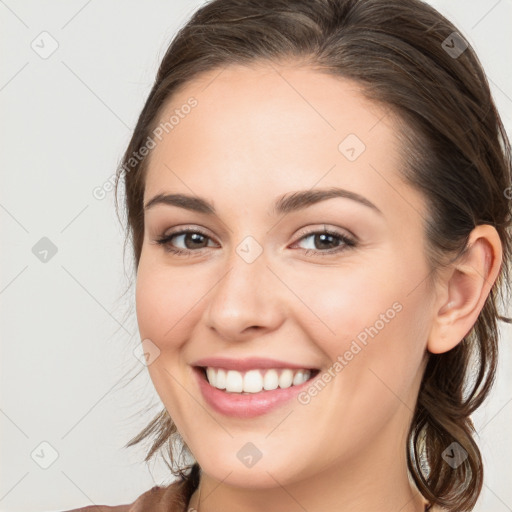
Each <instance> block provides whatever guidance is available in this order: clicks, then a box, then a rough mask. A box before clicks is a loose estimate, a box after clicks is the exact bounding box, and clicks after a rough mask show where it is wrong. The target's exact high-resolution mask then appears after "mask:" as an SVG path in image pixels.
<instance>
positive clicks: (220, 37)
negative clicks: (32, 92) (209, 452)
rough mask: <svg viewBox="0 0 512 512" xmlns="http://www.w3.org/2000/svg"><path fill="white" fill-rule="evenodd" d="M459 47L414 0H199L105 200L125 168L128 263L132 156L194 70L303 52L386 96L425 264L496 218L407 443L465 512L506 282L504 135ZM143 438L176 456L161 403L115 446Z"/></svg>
mask: <svg viewBox="0 0 512 512" xmlns="http://www.w3.org/2000/svg"><path fill="white" fill-rule="evenodd" d="M454 33H455V34H454ZM466 44H467V43H466V42H465V41H464V39H462V37H461V36H460V34H458V33H457V29H456V28H455V27H454V26H453V25H452V24H451V23H450V22H449V21H448V20H446V19H445V18H444V17H443V16H442V15H441V14H439V13H438V12H437V11H436V10H435V9H433V8H432V7H430V6H429V5H427V4H425V3H423V2H421V1H420V0H213V1H210V2H208V3H207V4H206V5H204V6H202V7H201V8H200V9H199V10H198V11H196V12H195V14H194V15H193V16H192V18H191V19H190V21H188V23H187V24H186V25H185V26H184V27H183V28H181V29H180V31H179V32H178V34H177V35H176V36H175V38H174V39H173V41H172V43H171V44H170V46H169V48H168V50H167V52H166V54H165V56H164V58H163V60H162V62H161V65H160V68H159V70H158V73H157V76H156V80H155V83H154V85H153V88H152V90H151V92H150V94H149V97H148V99H147V101H146V104H145V105H144V108H143V110H142V112H141V114H140V117H139V119H138V123H137V126H136V128H135V130H134V134H133V137H132V139H131V141H130V143H129V145H128V148H127V150H126V152H125V154H124V157H123V160H122V163H121V166H120V168H119V169H118V173H117V181H116V207H117V188H118V184H119V181H120V179H121V178H123V177H124V179H125V193H126V213H127V220H128V224H127V227H126V229H127V238H126V241H127V240H128V238H129V237H130V236H131V242H132V248H133V253H134V258H135V263H136V267H138V264H139V259H140V254H141V248H142V242H143V236H144V215H143V194H144V182H145V172H146V170H147V165H146V163H147V158H142V159H134V158H133V156H134V155H138V154H139V151H140V149H141V147H142V146H143V145H144V144H145V143H146V141H147V140H148V137H150V136H151V134H152V131H153V130H154V127H155V124H156V122H157V120H158V116H159V114H160V113H161V112H162V110H163V108H164V107H165V106H166V105H167V103H168V101H169V99H170V98H171V97H172V95H173V94H175V93H176V92H177V90H178V89H179V88H180V87H182V86H184V85H186V84H187V83H188V82H190V81H191V80H192V79H193V78H196V77H198V75H199V74H201V73H203V72H207V71H210V70H214V69H216V68H218V69H220V68H222V67H224V66H228V65H230V64H245V65H251V64H255V63H256V62H257V61H259V62H265V61H267V62H275V63H279V62H280V61H281V62H282V61H284V60H286V61H292V62H294V61H295V62H297V63H298V65H300V64H301V63H305V62H307V63H308V66H311V67H312V68H314V69H316V70H318V71H320V72H323V73H327V74H329V75H332V76H340V77H344V78H348V79H351V80H354V81H356V82H357V83H359V84H360V85H361V86H362V87H363V91H364V93H365V94H366V95H367V97H368V98H370V99H372V100H374V101H377V102H379V103H381V104H384V105H386V106H388V107H389V108H390V109H391V111H392V112H393V113H394V114H396V115H397V116H398V118H399V119H400V120H401V122H402V125H401V126H402V129H401V137H402V152H403V162H404V168H403V169H402V172H403V176H404V178H405V179H406V180H407V181H408V182H409V183H411V184H412V185H413V186H415V187H416V188H417V189H418V190H420V191H421V192H422V193H423V194H424V195H425V197H426V198H427V201H428V207H429V215H428V218H427V219H426V221H425V232H426V238H427V240H428V246H429V253H428V257H429V261H430V262H431V266H432V270H433V275H434V276H435V270H436V269H437V268H439V266H440V265H444V264H446V261H447V257H448V256H450V257H451V258H452V259H451V261H453V258H454V257H455V258H456V257H458V256H460V255H461V254H462V253H463V252H464V250H465V249H466V247H467V241H468V237H469V234H470V232H471V230H472V229H473V228H474V227H475V226H477V225H478V224H490V225H492V226H494V227H495V228H496V230H497V231H498V233H499V236H500V238H501V242H502V245H503V264H502V267H501V270H500V274H499V276H498V279H497V280H496V282H495V284H494V286H493V287H492V289H491V291H490V294H489V296H488V297H487V300H486V302H485V305H484V307H483V310H482V311H481V313H480V315H479V317H478V320H477V322H476V323H475V325H474V326H473V328H472V330H471V331H470V332H469V334H468V335H467V336H466V337H465V338H464V339H463V340H462V341H461V343H459V344H458V345H457V346H456V347H455V348H453V349H452V350H450V351H449V352H446V353H443V354H429V360H428V363H427V366H426V370H425V373H424V375H423V380H422V384H421V387H420V391H419V395H418V400H417V405H416V410H415V412H414V417H413V420H412V423H411V426H410V430H409V437H408V441H409V442H408V445H407V447H405V449H406V453H407V461H408V467H409V471H410V473H411V475H412V478H413V479H414V482H415V484H416V486H417V487H418V489H419V491H420V492H421V493H422V495H423V496H424V497H425V498H426V499H427V500H429V501H430V502H431V503H434V504H438V505H441V506H442V507H445V508H446V509H448V510H450V511H463V510H471V509H472V508H473V506H474V504H475V502H476V500H477V498H478V496H479V494H480V491H481V488H482V483H483V468H482V459H481V455H480V451H479V449H478V446H477V444H476V442H475V440H474V439H473V433H474V426H473V423H472V421H471V419H470V415H471V414H472V413H473V412H474V411H475V410H476V409H477V408H478V407H479V406H480V405H481V403H482V402H483V400H484V399H485V398H486V396H487V395H488V393H489V391H490V388H491V386H492V384H493V380H494V377H495V371H496V365H497V356H498V337H499V333H498V326H497V321H498V320H499V319H502V320H506V321H509V320H508V319H506V318H504V317H502V316H500V315H499V314H498V309H497V306H498V304H499V303H500V300H501V301H502V302H503V303H504V304H506V303H507V297H508V294H509V292H510V287H509V267H510V254H511V233H510V226H511V209H510V203H509V201H508V198H507V196H508V195H509V193H510V192H511V191H512V188H510V187H511V167H512V163H511V151H510V143H509V141H508V138H507V135H506V133H505V130H504V128H503V125H502V123H501V120H500V117H499V115H498V113H497V110H496V107H495V105H494V102H493V100H492V97H491V94H490V91H489V85H488V82H487V80H486V77H485V74H484V72H483V70H482V67H481V64H480V62H479V60H478V58H477V56H476V55H475V53H474V51H473V50H472V48H471V46H470V45H468V46H467V48H466ZM454 48H455V52H454V50H453V49H454ZM457 50H458V53H459V54H457V53H456V51H457ZM126 241H125V247H126ZM505 292H506V293H505ZM147 437H149V438H153V444H152V446H151V449H150V450H149V453H148V454H147V457H146V459H145V460H146V461H148V460H149V459H151V458H152V457H153V455H154V454H155V453H156V451H157V450H159V449H161V448H165V452H166V453H167V454H168V455H169V457H170V460H171V463H173V464H174V462H175V461H176V453H175V452H174V450H175V444H174V443H175V442H176V441H183V440H182V439H181V437H180V435H179V433H178V432H177V429H176V426H175V424H174V423H173V421H172V419H171V417H170V416H169V414H168V413H167V411H166V410H165V408H164V409H163V410H162V412H161V413H159V414H158V415H157V416H156V417H155V418H154V419H153V420H152V421H151V423H150V424H149V425H148V426H147V427H146V428H145V429H144V430H143V431H142V432H140V433H139V434H138V435H137V436H136V437H134V438H133V439H132V440H131V441H130V442H129V443H128V444H127V446H132V445H134V444H136V443H138V442H140V441H141V440H143V439H144V438H147ZM453 442H457V443H458V444H459V445H460V446H462V448H464V450H465V451H466V452H467V453H468V457H467V458H466V460H465V461H464V462H463V463H462V464H460V465H459V466H458V467H457V468H452V467H450V466H449V465H448V464H447V463H446V462H445V461H444V459H443V457H442V454H443V451H444V450H445V449H446V448H447V447H448V446H449V445H450V444H451V443H453ZM178 444H179V443H178ZM181 446H182V449H185V450H187V447H186V445H185V444H184V443H182V444H181ZM182 453H183V452H182ZM169 467H171V466H169ZM188 469H192V472H191V473H190V475H186V474H185V470H188ZM171 470H172V471H173V474H175V475H177V474H179V475H180V476H181V477H182V478H183V479H185V480H187V479H188V482H189V483H190V486H191V487H190V489H192V487H193V486H195V485H196V484H197V478H198V465H197V463H196V464H194V465H193V466H188V467H186V468H185V469H184V468H183V467H179V468H178V470H177V473H176V472H174V470H173V468H172V467H171Z"/></svg>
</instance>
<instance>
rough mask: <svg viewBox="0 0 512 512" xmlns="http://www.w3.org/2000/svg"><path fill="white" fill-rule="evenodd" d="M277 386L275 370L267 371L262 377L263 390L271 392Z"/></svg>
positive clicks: (277, 380) (277, 376) (277, 378)
mask: <svg viewBox="0 0 512 512" xmlns="http://www.w3.org/2000/svg"><path fill="white" fill-rule="evenodd" d="M278 386H279V375H278V374H277V371H276V370H267V371H266V372H265V377H263V389H265V390H267V391H271V390H273V389H277V387H278Z"/></svg>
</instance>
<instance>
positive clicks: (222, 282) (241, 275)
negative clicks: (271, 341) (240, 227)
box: [206, 237, 280, 339]
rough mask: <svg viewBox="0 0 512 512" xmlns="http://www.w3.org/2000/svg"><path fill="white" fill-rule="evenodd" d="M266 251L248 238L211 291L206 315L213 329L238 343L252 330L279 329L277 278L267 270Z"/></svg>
mask: <svg viewBox="0 0 512 512" xmlns="http://www.w3.org/2000/svg"><path fill="white" fill-rule="evenodd" d="M267 264H268V261H267V258H266V254H265V252H264V251H263V247H262V246H261V245H260V244H259V243H258V242H257V241H256V240H255V239H254V238H253V237H245V238H244V240H242V242H241V243H240V244H238V245H237V246H236V247H234V248H233V251H232V252H231V254H230V255H229V258H227V259H226V266H225V267H224V269H223V271H222V273H221V276H222V277H221V278H220V279H219V281H218V282H217V284H216V285H215V286H214V288H213V289H212V291H211V294H210V299H209V303H208V309H207V313H206V321H207V324H208V326H209V327H211V328H214V329H215V330H216V331H217V332H218V333H219V334H220V335H222V336H223V337H226V338H230V339H234V338H236V337H237V336H239V335H241V334H242V333H243V331H244V330H245V329H247V328H249V327H259V328H266V329H268V328H275V327H276V326H277V324H278V322H279V314H280V313H279V311H280V309H279V308H278V305H277V303H276V302H277V297H276V294H275V289H276V283H274V284H273V283H272V282H271V281H272V279H273V280H275V277H274V276H273V275H272V273H271V272H270V271H269V269H268V268H267Z"/></svg>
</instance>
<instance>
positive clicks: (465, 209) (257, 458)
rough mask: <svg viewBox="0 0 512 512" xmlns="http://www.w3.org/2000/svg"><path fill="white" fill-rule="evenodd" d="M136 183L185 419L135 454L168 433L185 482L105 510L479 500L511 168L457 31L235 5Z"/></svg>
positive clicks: (161, 330)
mask: <svg viewBox="0 0 512 512" xmlns="http://www.w3.org/2000/svg"><path fill="white" fill-rule="evenodd" d="M118 178H119V179H121V178H123V179H124V180H125V181H124V186H125V193H126V208H127V217H128V234H129V235H131V241H132V244H133V250H134V258H135V263H136V268H137V289H136V302H137V319H138V323H139V330H140V335H141V340H143V341H142V345H143V348H144V352H145V354H146V358H147V364H148V370H149V373H150V376H151V379H152V381H153V383H154V385H155V388H156V390H157V392H158V394H159V396H160V398H161V399H162V402H163V405H164V409H163V410H162V412H161V414H159V415H158V416H157V417H156V418H155V419H154V420H153V421H152V422H151V423H150V424H149V425H148V427H147V428H146V429H145V430H144V431H143V432H141V433H140V434H139V435H138V436H137V437H136V438H134V439H133V440H132V441H131V442H130V443H129V446H131V445H133V444H136V443H138V442H139V441H141V440H143V439H145V438H147V437H153V438H154V439H153V445H152V447H151V450H150V452H149V453H148V456H147V459H146V460H149V459H150V458H151V457H152V456H153V455H154V454H155V453H156V452H157V450H158V449H160V448H164V449H165V450H166V452H167V453H168V455H169V457H170V459H171V465H170V467H171V469H172V471H173V473H174V474H175V475H176V476H179V479H178V480H177V481H176V482H175V483H173V484H171V485H170V486H168V487H154V488H153V489H151V490H150V491H147V492H146V493H144V494H143V495H142V496H140V497H139V498H138V499H137V500H136V501H134V502H133V503H132V504H131V505H125V506H120V507H113V508H111V507H88V508H86V509H80V510H88V509H90V510H92V509H94V510H98V509H100V510H119V511H136V510H137V511H138V510H159V511H163V510H166V511H167V510H169V511H170V510H172V511H175V510H176V511H178V510H179V511H182V510H187V509H191V510H196V511H199V512H211V511H219V510H224V511H229V510H248V511H255V512H256V511H261V510H281V511H286V512H288V511H289V512H292V511H299V510H308V511H310V512H313V511H316V510H336V511H349V510H350V511H355V510H365V511H367V510H379V511H382V512H386V511H398V510H400V511H401V512H415V511H421V510H432V511H434V510H440V509H441V508H444V509H445V510H450V511H462V510H471V509H472V508H473V506H474V504H475V502H476V500H477V498H478V495H479V493H480V491H481V487H482V478H483V467H482V460H481V456H480V452H479V449H478V446H477V444H476V442H475V440H474V439H473V431H474V429H473V425H472V422H471V419H470V415H471V413H472V412H473V411H474V410H475V409H476V408H478V406H479V405H480V404H481V403H482V401H483V399H484V398H485V397H486V396H487V394H488V392H489V390H490V386H491V383H492V379H493V376H494V372H495V368H496V361H497V343H498V324H497V322H498V320H499V319H505V318H504V317H501V316H500V313H499V310H500V309H501V308H503V304H501V303H500V300H501V299H505V301H506V298H507V295H506V294H505V293H504V292H505V291H508V277H509V274H508V272H509V266H510V250H511V238H510V224H511V209H510V201H509V199H508V196H509V194H508V192H509V191H510V190H512V189H511V188H510V187H511V159H510V146H509V142H508V140H507V137H506V134H505V132H504V129H503V126H502V124H501V121H500V118H499V115H498V113H497V111H496V108H495V105H494V103H493V100H492V98H491V95H490V92H489V87H488V84H487V81H486V79H485V75H484V72H483V71H482V69H481V66H480V64H479V62H478V60H477V57H476V56H475V54H474V53H473V51H472V49H471V47H470V46H468V44H467V42H466V41H465V40H464V39H463V38H462V37H461V36H460V35H459V34H458V33H457V30H456V28H455V27H454V26H453V25H452V24H451V23H449V22H448V21H447V20H446V19H445V18H443V17H442V16H441V15H440V14H439V13H438V12H437V11H435V10H434V9H433V8H431V7H429V6H428V5H426V4H424V3H422V2H420V1H418V0H360V1H357V0H263V1H262V0H258V1H256V0H214V1H211V2H209V3H207V4H206V5H204V6H203V7H202V8H201V9H199V10H198V11H197V12H196V13H195V14H194V16H193V17H192V19H191V20H190V21H189V22H188V23H187V25H186V26H185V27H184V28H183V29H182V30H180V32H179V33H178V34H177V36H176V38H175V39H174V40H173V42H172V44H171V45H170V47H169V49H168V51H167V53H166V55H165V56H164V59H163V61H162V63H161V66H160V69H159V71H158V75H157V78H156V81H155V84H154V86H153V89H152V90H151V93H150V95H149V98H148V100H147V102H146V105H145V106H144V109H143V111H142V113H141V115H140V117H139V121H138V124H137V126H136V128H135V131H134V134H133V137H132V140H131V142H130V144H129V146H128V148H127V150H126V153H125V155H124V159H123V162H122V165H121V167H120V169H119V173H118ZM506 303H507V302H505V304H506ZM180 447H182V448H183V451H182V452H180ZM180 455H185V456H188V457H192V462H193V463H192V464H190V465H187V464H184V463H180V462H179V456H180ZM77 510H79V509H77Z"/></svg>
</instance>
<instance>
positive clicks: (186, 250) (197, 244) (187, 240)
mask: <svg viewBox="0 0 512 512" xmlns="http://www.w3.org/2000/svg"><path fill="white" fill-rule="evenodd" d="M173 240H175V241H178V243H180V244H184V245H185V247H183V248H180V247H175V246H174V245H173V243H172V241H173ZM208 240H211V238H210V237H209V236H208V235H207V234H206V233H204V232H202V231H200V230H198V229H197V228H194V229H190V228H187V229H181V230H180V231H175V232H174V233H169V234H168V235H165V236H162V237H160V238H158V239H157V240H155V242H156V243H157V244H158V245H161V246H163V247H164V249H165V250H166V251H168V252H171V253H173V254H188V255H190V254H191V253H192V252H198V251H195V250H194V249H204V248H206V247H207V246H208ZM175 243H176V242H175ZM205 243H206V245H205Z"/></svg>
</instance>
